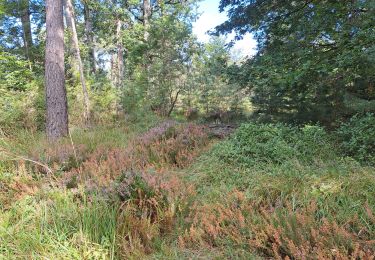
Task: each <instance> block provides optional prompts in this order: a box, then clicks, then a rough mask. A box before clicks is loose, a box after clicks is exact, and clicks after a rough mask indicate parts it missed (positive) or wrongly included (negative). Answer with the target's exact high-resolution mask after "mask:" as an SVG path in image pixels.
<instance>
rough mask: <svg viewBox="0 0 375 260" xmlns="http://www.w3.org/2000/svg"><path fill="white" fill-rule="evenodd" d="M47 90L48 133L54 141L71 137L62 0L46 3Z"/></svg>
mask: <svg viewBox="0 0 375 260" xmlns="http://www.w3.org/2000/svg"><path fill="white" fill-rule="evenodd" d="M46 29H47V37H46V54H45V55H46V56H45V87H46V106H47V122H46V132H47V137H48V139H49V140H51V141H54V140H56V139H58V138H60V137H63V136H66V135H67V134H68V131H69V128H68V102H67V97H66V88H65V70H64V21H63V3H62V0H46Z"/></svg>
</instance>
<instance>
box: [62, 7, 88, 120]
mask: <svg viewBox="0 0 375 260" xmlns="http://www.w3.org/2000/svg"><path fill="white" fill-rule="evenodd" d="M65 7H66V9H65V14H66V21H67V23H66V24H67V26H68V29H69V30H70V33H71V43H72V49H73V55H74V59H75V62H74V64H75V66H76V68H75V69H77V70H78V72H79V76H80V80H81V85H82V94H83V109H84V112H83V117H84V120H85V123H86V124H87V123H89V122H90V99H89V93H88V90H87V87H86V80H85V75H84V69H83V63H82V59H81V52H80V50H79V43H78V35H77V29H76V23H75V18H74V7H73V4H72V1H71V0H65ZM69 26H70V27H69Z"/></svg>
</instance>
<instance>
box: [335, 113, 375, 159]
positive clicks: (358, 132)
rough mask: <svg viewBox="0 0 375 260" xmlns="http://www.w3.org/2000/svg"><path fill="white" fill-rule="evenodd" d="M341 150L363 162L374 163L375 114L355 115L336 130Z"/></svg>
mask: <svg viewBox="0 0 375 260" xmlns="http://www.w3.org/2000/svg"><path fill="white" fill-rule="evenodd" d="M337 135H338V137H339V141H340V144H341V149H342V152H343V153H344V154H345V155H347V156H351V157H353V158H354V159H356V160H358V161H359V162H361V163H364V164H369V165H370V164H372V165H373V164H374V163H375V115H374V114H371V113H368V114H366V115H365V116H363V117H361V116H359V115H356V116H354V117H352V118H351V119H350V120H349V121H348V122H347V123H343V124H342V125H341V126H340V128H339V129H338V130H337Z"/></svg>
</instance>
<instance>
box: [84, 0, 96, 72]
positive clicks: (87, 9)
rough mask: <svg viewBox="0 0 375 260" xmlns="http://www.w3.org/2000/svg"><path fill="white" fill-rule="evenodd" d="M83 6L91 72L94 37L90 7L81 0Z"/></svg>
mask: <svg viewBox="0 0 375 260" xmlns="http://www.w3.org/2000/svg"><path fill="white" fill-rule="evenodd" d="M83 7H84V19H85V34H86V44H87V46H88V49H89V51H88V52H89V61H90V71H91V73H92V74H95V73H96V62H95V49H94V37H93V32H92V20H91V12H90V7H89V6H88V5H87V3H86V2H83Z"/></svg>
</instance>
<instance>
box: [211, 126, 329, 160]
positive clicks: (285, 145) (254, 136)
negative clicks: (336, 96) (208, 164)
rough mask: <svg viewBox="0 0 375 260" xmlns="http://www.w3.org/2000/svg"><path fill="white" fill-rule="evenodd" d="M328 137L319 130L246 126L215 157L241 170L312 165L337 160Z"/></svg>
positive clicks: (217, 149)
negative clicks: (290, 162) (295, 162)
mask: <svg viewBox="0 0 375 260" xmlns="http://www.w3.org/2000/svg"><path fill="white" fill-rule="evenodd" d="M332 150H333V147H332V146H331V142H330V140H329V136H328V134H327V133H326V132H325V130H324V129H323V128H321V127H319V126H304V127H302V128H297V127H291V126H287V125H282V124H276V125H271V124H254V123H249V124H244V125H242V126H241V127H240V128H239V129H238V130H237V131H236V133H235V134H234V135H233V136H232V137H231V138H230V139H229V140H228V141H226V142H224V143H221V144H219V145H218V146H216V147H215V148H214V150H213V153H214V155H215V156H218V157H220V158H221V159H223V160H225V161H227V162H229V163H235V164H238V165H239V166H244V167H249V166H254V165H256V164H258V163H273V164H282V163H284V162H285V161H287V160H291V159H296V160H298V161H300V162H304V163H307V164H311V163H313V162H314V161H317V160H327V159H330V158H334V156H335V153H334V152H332Z"/></svg>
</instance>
